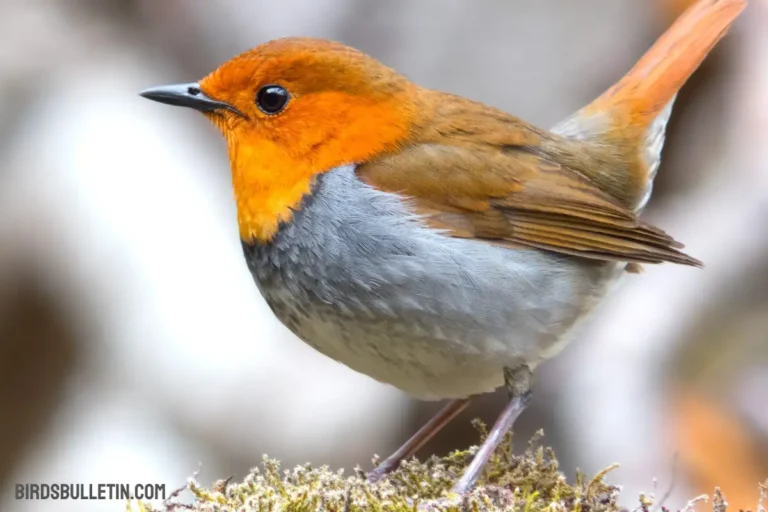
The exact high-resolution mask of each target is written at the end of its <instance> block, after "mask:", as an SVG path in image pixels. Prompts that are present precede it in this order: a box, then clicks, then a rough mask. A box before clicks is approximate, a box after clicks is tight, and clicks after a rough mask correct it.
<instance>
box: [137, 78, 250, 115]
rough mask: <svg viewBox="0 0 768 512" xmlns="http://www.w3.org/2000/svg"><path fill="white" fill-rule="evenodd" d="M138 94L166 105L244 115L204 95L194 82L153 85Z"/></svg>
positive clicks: (227, 104) (230, 106)
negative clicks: (226, 111) (225, 111)
mask: <svg viewBox="0 0 768 512" xmlns="http://www.w3.org/2000/svg"><path fill="white" fill-rule="evenodd" d="M139 95H140V96H143V97H145V98H147V99H150V100H154V101H159V102H160V103H167V104H168V105H175V106H177V107H189V108H193V109H195V110H199V111H200V112H215V111H217V110H229V111H230V112H233V113H235V114H237V115H239V116H241V117H246V116H245V114H243V113H242V112H240V111H239V110H237V109H236V108H235V107H233V106H232V105H230V104H229V103H224V102H223V101H218V100H215V99H213V98H211V97H209V96H206V95H205V94H204V93H203V91H201V90H200V86H199V85H198V84H196V83H191V84H176V85H163V86H160V87H153V88H151V89H147V90H145V91H142V92H140V93H139Z"/></svg>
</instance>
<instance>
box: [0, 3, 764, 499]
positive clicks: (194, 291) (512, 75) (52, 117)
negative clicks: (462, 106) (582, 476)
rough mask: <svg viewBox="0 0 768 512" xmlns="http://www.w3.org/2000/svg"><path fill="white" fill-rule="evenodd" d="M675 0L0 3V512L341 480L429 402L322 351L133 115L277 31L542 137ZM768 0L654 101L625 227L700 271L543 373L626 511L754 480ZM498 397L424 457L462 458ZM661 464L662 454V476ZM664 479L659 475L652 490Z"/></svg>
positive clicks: (172, 144) (556, 429) (169, 120)
mask: <svg viewBox="0 0 768 512" xmlns="http://www.w3.org/2000/svg"><path fill="white" fill-rule="evenodd" d="M688 3H690V2H687V1H685V0H652V1H640V0H581V1H579V2H573V1H572V0H546V1H542V0H539V1H536V2H534V1H523V0H483V1H480V2H468V1H466V0H463V1H462V0H424V1H421V2H410V1H408V0H388V1H381V2H360V1H355V0H312V1H306V0H305V1H302V0H282V1H281V2H274V1H261V0H259V1H245V0H222V1H219V2H207V1H204V0H163V1H158V0H90V1H86V0H82V1H81V0H58V1H57V0H5V1H4V2H3V6H2V14H3V15H2V16H0V33H2V35H3V44H2V45H0V510H5V511H18V512H32V511H38V510H40V511H42V510H45V511H46V512H49V511H54V510H55V511H59V510H61V511H69V510H71V511H75V510H77V511H81V510H87V511H90V510H94V511H96V510H117V509H118V508H120V509H122V507H124V504H123V503H121V502H109V501H106V502H84V501H77V502H55V503H54V502H50V501H49V502H43V501H17V500H15V499H14V496H13V489H14V484H16V483H25V482H26V483H55V482H71V483H80V482H82V483H108V482H115V483H144V482H147V483H165V484H167V488H168V490H170V489H173V488H175V487H178V486H180V485H183V483H184V482H185V479H186V478H187V477H188V476H189V475H191V474H192V472H193V471H195V470H196V469H197V468H198V464H199V463H202V472H201V474H200V480H201V481H202V482H204V483H206V484H210V483H211V482H213V481H214V480H217V479H219V478H222V477H226V476H229V475H235V477H236V478H238V479H239V478H242V477H243V476H244V475H245V474H246V472H247V471H248V468H249V467H251V466H253V465H256V464H257V463H258V462H259V461H260V460H261V455H262V453H265V452H266V453H268V454H270V455H271V456H273V457H276V458H278V459H281V460H282V461H283V463H284V465H285V466H291V465H294V464H296V463H300V462H305V461H310V462H312V463H314V464H329V465H331V466H333V467H344V468H347V470H348V471H349V470H351V469H352V468H353V467H355V466H356V465H360V466H362V467H363V468H365V469H368V468H370V467H371V464H370V459H371V457H372V455H373V454H374V453H377V454H380V455H382V456H386V455H388V454H389V452H391V451H392V450H393V449H394V448H396V446H397V445H399V443H401V442H402V441H404V440H405V439H406V438H407V437H408V436H409V435H410V434H411V433H413V432H414V431H415V430H416V429H417V428H418V427H419V426H420V425H421V424H422V423H424V422H425V421H426V420H427V419H428V418H429V416H430V415H431V414H433V413H434V412H435V411H436V410H437V409H438V408H439V406H440V404H430V403H419V402H415V401H413V400H411V399H409V398H408V397H407V396H404V395H403V394H401V393H400V392H399V391H397V390H395V389H393V388H390V387H387V386H384V385H381V384H378V383H376V382H374V381H372V380H370V379H368V378H367V377H364V376H362V375H358V374H355V373H353V372H352V371H351V370H348V369H346V368H345V367H343V366H341V365H339V364H337V363H335V362H332V361H330V360H327V359H325V358H324V357H323V356H320V355H319V354H317V353H315V352H313V350H312V349H310V348H309V347H307V346H305V345H304V344H303V343H301V342H300V341H298V340H297V339H296V338H294V337H293V336H292V335H291V334H290V333H289V332H288V331H287V330H286V329H285V328H283V327H282V325H280V324H279V323H278V322H277V320H276V319H275V318H273V316H272V315H271V313H270V312H269V310H268V308H267V307H266V305H265V304H264V302H263V300H262V299H261V297H260V295H259V293H258V291H257V289H256V287H255V286H254V285H253V283H252V281H251V277H250V275H249V274H248V271H247V269H246V266H245V264H244V263H243V260H242V256H241V252H240V244H239V241H238V237H237V227H236V222H235V211H234V206H233V203H232V200H231V190H230V177H229V170H228V162H227V157H226V152H225V147H224V144H223V141H222V140H221V137H220V136H219V135H218V133H217V132H216V131H215V130H214V128H213V127H212V126H209V123H207V122H206V121H205V119H203V118H202V116H200V115H199V114H196V113H195V112H192V111H186V110H179V109H172V108H168V107H164V106H161V105H158V104H156V103H152V102H149V101H147V100H144V99H142V98H140V97H139V96H138V95H137V92H138V91H140V90H142V89H144V88H146V87H149V86H152V85H158V84H165V83H174V82H188V81H193V80H197V79H198V78H200V77H202V76H204V75H206V74H207V73H208V72H209V71H210V70H212V69H214V68H215V67H216V66H217V65H218V64H219V63H221V62H223V61H225V60H227V59H228V58H230V57H231V56H233V55H234V54H236V53H239V52H240V51H242V50H244V49H247V48H249V47H252V46H255V45H256V44H258V43H260V42H263V41H265V40H268V39H271V38H275V37H279V36H288V35H309V36H319V37H327V38H333V39H337V40H340V41H343V42H345V43H347V44H351V45H353V46H356V47H358V48H360V49H362V50H364V51H366V52H368V53H370V54H372V55H374V56H376V57H377V58H379V59H380V60H383V61H384V62H385V63H387V64H389V65H391V66H394V67H395V68H397V69H398V70H400V71H401V72H403V73H404V74H406V75H407V76H409V77H410V78H411V79H413V80H414V81H416V82H418V83H420V84H422V85H426V86H430V87H433V88H439V89H442V90H447V91H450V92H453V93H458V94H463V95H467V96H470V97H472V98H474V99H478V100H481V101H484V102H486V103H489V104H492V105H495V106H498V107H501V108H503V109H505V110H507V111H510V112H512V113H514V114H516V115H518V116H520V117H522V118H524V119H527V120H529V121H531V122H534V123H535V124H538V125H540V126H544V127H546V126H551V125H553V124H555V123H556V122H557V121H558V120H560V119H561V118H563V117H565V116H566V115H568V114H569V113H571V112H572V111H574V110H576V109H577V108H578V107H580V106H582V105H583V104H585V103H587V102H588V101H589V100H591V99H592V98H593V97H595V96H596V95H597V94H599V93H600V92H602V90H604V89H605V88H606V87H608V86H609V85H610V84H611V83H612V82H613V81H614V80H616V79H617V78H619V77H620V76H621V75H622V74H623V73H624V72H625V71H626V70H627V69H629V67H630V66H631V65H632V64H633V63H634V61H635V60H636V59H637V58H638V57H639V56H640V55H641V54H642V53H643V52H644V51H645V50H646V49H647V47H648V46H649V45H650V44H651V43H652V42H653V40H654V39H655V38H656V37H657V36H658V35H659V34H660V33H661V32H663V30H664V29H665V28H666V27H667V26H668V25H669V24H670V23H671V22H672V20H673V19H674V18H675V17H676V16H677V15H678V14H679V13H680V12H681V10H682V9H684V7H685V6H686V4H688ZM767 137H768V1H766V0H751V5H750V6H749V8H748V9H747V11H746V12H745V13H744V14H743V15H742V18H741V19H740V20H739V21H738V22H737V25H736V27H735V29H734V30H733V31H732V32H731V35H730V36H729V37H728V38H727V39H726V40H725V41H723V42H722V43H721V44H720V45H719V46H718V47H717V48H716V49H715V51H714V52H713V54H712V56H711V58H710V59H708V60H707V62H706V63H705V65H704V66H703V67H702V68H701V69H700V71H699V72H698V73H697V74H696V75H695V76H694V78H693V79H692V80H691V81H690V82H689V83H688V85H686V87H685V88H684V90H683V91H682V93H681V95H680V97H679V100H678V103H677V105H676V109H675V110H674V113H673V117H672V121H671V125H670V129H669V136H668V138H667V146H666V149H665V154H664V159H663V163H662V168H661V171H660V173H659V176H658V178H657V181H656V183H657V186H656V188H655V193H654V197H653V199H652V200H651V202H650V206H649V208H648V210H647V213H646V216H647V218H648V219H650V220H652V221H654V222H655V223H657V224H658V225H660V226H662V227H663V228H664V229H665V230H666V231H668V232H669V233H671V234H672V235H674V236H675V237H676V238H677V239H679V240H682V241H684V242H685V243H686V245H687V247H688V248H689V250H690V253H691V254H692V255H694V256H696V257H698V258H700V259H701V260H703V261H704V262H705V263H706V265H707V266H706V268H705V269H704V270H694V269H689V268H683V267H675V266H671V265H668V266H661V267H646V268H645V272H644V273H643V274H641V275H631V276H628V277H627V278H626V279H625V281H624V282H623V284H622V285H621V286H620V287H619V289H618V290H617V291H616V293H614V294H613V295H612V296H611V297H610V299H609V300H607V301H606V302H605V303H604V305H603V306H602V307H601V308H600V310H599V311H598V312H597V313H596V314H595V315H594V317H593V318H592V319H591V320H590V321H589V322H588V323H587V324H586V325H585V326H584V328H583V329H581V331H580V332H579V333H578V335H577V336H576V337H575V339H574V341H573V343H572V344H571V345H570V346H569V347H568V348H567V349H566V350H565V351H564V352H563V353H562V354H561V355H560V356H559V357H558V358H555V359H554V360H552V361H551V362H549V363H547V364H545V365H544V366H543V367H541V369H540V371H539V372H538V374H537V376H536V382H535V388H534V389H535V398H534V403H533V406H532V407H531V409H530V410H529V411H528V412H526V414H525V415H524V417H523V419H522V420H521V421H520V424H519V425H518V427H517V429H516V433H517V437H516V439H517V440H518V446H524V445H525V444H526V442H527V439H528V438H529V437H530V436H531V435H532V433H533V432H534V431H536V430H537V429H539V428H543V429H544V430H545V433H546V438H545V442H546V443H548V444H551V445H552V446H554V447H555V449H556V451H557V453H558V455H559V457H560V459H561V463H562V466H563V469H564V471H565V472H566V474H567V475H568V477H569V478H572V477H573V475H574V472H575V470H576V468H580V469H581V470H583V471H585V472H588V473H594V472H596V471H598V470H600V469H602V468H604V467H605V466H607V465H609V464H611V463H613V462H619V463H621V468H620V469H619V470H617V471H616V472H614V473H613V474H612V475H611V477H610V479H611V481H612V482H614V483H619V484H621V485H623V486H624V494H623V496H624V498H623V499H624V500H625V502H626V504H627V506H630V507H631V508H634V507H635V503H636V496H637V495H638V493H640V492H646V493H655V494H656V495H657V496H660V495H662V494H664V493H665V491H666V489H667V488H668V487H669V486H670V483H671V482H672V481H674V490H673V492H672V495H671V497H670V498H669V500H668V501H667V503H666V505H667V506H668V507H670V508H672V509H675V508H679V507H682V506H683V504H684V503H685V501H686V500H687V499H688V498H691V497H693V496H694V495H696V494H699V493H702V492H711V491H712V489H713V487H714V486H715V485H719V486H722V487H723V490H724V491H725V493H726V495H727V497H728V500H729V502H730V504H731V506H732V507H734V508H733V510H738V509H739V508H743V509H747V508H752V509H754V507H755V504H756V501H757V489H758V488H757V483H758V481H762V480H764V479H765V478H766V477H768V228H766V222H767V221H768V164H767V163H766V162H768V144H767V142H768V139H767ZM504 400H505V396H504V393H501V392H499V393H498V394H497V395H489V396H485V397H482V398H481V399H479V400H477V401H476V402H475V404H474V405H473V406H472V407H471V408H470V410H469V411H467V412H465V413H463V414H462V415H461V416H460V417H459V419H458V420H457V421H456V422H454V424H452V425H451V426H450V427H448V428H446V430H445V431H444V432H443V433H442V434H441V435H440V436H439V437H438V438H437V439H436V440H435V441H434V442H432V443H430V444H429V445H428V446H427V447H426V448H425V449H424V450H423V452H422V453H421V454H420V455H421V456H428V455H429V454H431V453H441V454H442V453H446V452H447V451H449V450H451V449H455V448H460V447H465V446H467V445H469V444H474V443H476V442H477V433H476V432H475V431H474V429H473V428H472V427H471V426H470V420H471V419H472V418H473V417H481V418H483V419H484V420H485V421H487V422H492V421H493V420H494V418H495V415H496V414H497V413H498V412H499V410H500V407H501V406H502V404H503V402H504ZM675 461H676V462H675ZM673 474H674V475H675V476H673Z"/></svg>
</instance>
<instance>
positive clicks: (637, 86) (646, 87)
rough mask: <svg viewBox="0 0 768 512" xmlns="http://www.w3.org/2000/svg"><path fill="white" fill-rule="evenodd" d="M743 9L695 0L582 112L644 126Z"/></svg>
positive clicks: (736, 2) (730, 2) (729, 1)
mask: <svg viewBox="0 0 768 512" xmlns="http://www.w3.org/2000/svg"><path fill="white" fill-rule="evenodd" d="M746 5H747V0H700V1H699V2H696V3H695V4H694V5H692V6H691V7H690V8H689V9H688V10H686V11H685V12H684V13H683V14H682V15H681V16H680V17H679V18H678V19H677V20H676V21H675V23H673V24H672V26H671V27H670V28H669V29H668V30H667V31H666V32H665V33H664V34H663V35H662V36H661V37H660V38H659V39H658V40H657V41H656V43H655V44H654V45H653V46H652V47H651V49H650V50H648V51H647V52H646V53H645V55H643V57H642V58H641V59H640V60H639V61H638V62H637V64H635V66H634V67H633V68H632V69H631V70H630V71H629V73H627V74H626V75H625V76H624V78H622V79H621V80H619V82H618V83H616V84H615V85H614V86H613V87H611V88H610V89H608V90H607V91H605V92H604V93H603V94H602V95H601V96H600V97H599V98H597V99H596V100H595V101H593V102H592V103H590V104H589V105H588V106H587V107H585V109H584V113H585V114H589V113H590V112H595V111H606V110H612V111H614V112H616V113H617V114H624V115H629V116H631V122H632V123H633V124H638V125H645V126H648V125H649V124H650V123H651V122H652V121H653V120H654V119H655V118H656V116H658V115H659V113H661V112H662V111H663V110H664V108H665V107H666V106H667V105H668V104H669V103H670V102H671V101H672V100H673V98H674V96H675V95H676V94H677V91H679V90H680V88H681V87H682V86H683V84H684V83H685V81H686V80H688V77H690V76H691V74H693V72H694V71H696V69H697V68H698V67H699V65H700V64H701V62H702V61H703V60H704V59H705V58H706V56H707V55H708V54H709V52H710V51H711V50H712V48H713V47H714V46H715V45H716V44H717V42H718V41H720V39H722V37H723V36H724V35H725V34H726V32H727V31H728V28H729V27H730V26H731V24H732V23H733V22H734V20H735V19H736V18H737V17H738V15H739V14H740V13H741V11H743V10H744V8H745V7H746Z"/></svg>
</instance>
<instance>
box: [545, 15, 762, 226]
mask: <svg viewBox="0 0 768 512" xmlns="http://www.w3.org/2000/svg"><path fill="white" fill-rule="evenodd" d="M746 5H747V0H698V1H697V2H696V3H695V4H693V5H692V6H691V7H690V8H689V9H688V10H687V11H685V12H684V13H683V14H682V15H681V16H680V17H679V18H678V19H677V20H676V21H675V22H674V23H673V24H672V26H671V27H670V28H669V29H668V30H667V31H666V32H665V33H664V34H663V35H662V36H661V37H660V38H659V39H658V41H656V43H655V44H654V45H653V46H652V47H651V49H650V50H648V51H647V52H646V54H645V55H643V57H642V58H641V59H640V61H639V62H638V63H637V64H635V67H633V68H632V69H631V70H630V72H629V73H627V74H626V75H625V76H624V78H622V79H621V80H619V82H618V83H617V84H616V85H614V86H613V87H611V88H610V89H608V90H607V91H605V92H604V93H603V94H602V95H601V96H600V97H599V98H597V99H596V100H595V101H593V102H592V103H590V104H589V105H587V106H586V107H584V108H582V109H581V110H579V111H578V112H576V113H575V114H574V115H572V116H570V117H569V118H567V119H566V120H565V121H563V122H561V123H560V124H558V125H557V126H555V128H553V131H554V132H555V133H557V134H559V135H563V136H565V137H571V138H576V139H579V140H589V141H594V142H597V143H598V144H597V146H596V147H597V148H598V150H599V151H600V154H599V155H598V156H599V158H596V160H595V161H594V162H593V165H591V166H588V168H585V169H583V172H585V173H586V174H588V175H590V176H591V177H593V178H594V179H596V180H598V182H600V183H603V184H604V185H605V189H606V190H607V191H608V192H609V193H611V194H612V195H613V196H614V197H616V198H617V199H619V200H620V201H621V202H622V203H623V204H625V205H627V206H629V207H631V208H632V209H634V210H635V211H637V212H639V211H640V210H642V208H643V207H644V206H645V204H646V202H647V201H648V198H649V197H650V195H651V191H652V189H653V179H654V177H655V176H656V171H657V170H658V168H659V165H660V163H661V149H662V146H663V145H664V133H665V129H666V125H667V121H668V120H669V116H670V113H671V112H672V103H673V101H674V99H675V96H676V95H677V91H679V90H680V87H682V86H683V84H684V83H685V81H686V80H687V79H688V77H690V76H691V74H693V72H694V71H696V68H698V67H699V64H701V62H702V61H703V60H704V58H706V56H707V54H708V53H709V52H710V50H711V49H712V48H713V47H714V46H715V44H717V42H718V41H719V40H720V39H721V38H722V37H723V36H724V35H725V33H726V31H727V30H728V27H730V26H731V24H732V23H733V21H734V20H735V19H736V18H737V17H738V15H739V13H741V11H743V10H744V8H745V7H746ZM604 147H610V148H611V151H610V152H609V153H605V152H604V151H603V150H602V148H604ZM601 162H602V164H601Z"/></svg>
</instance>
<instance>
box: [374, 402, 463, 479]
mask: <svg viewBox="0 0 768 512" xmlns="http://www.w3.org/2000/svg"><path fill="white" fill-rule="evenodd" d="M468 405H469V398H462V399H461V400H451V401H450V402H448V404H447V405H446V406H445V407H443V408H442V409H441V410H440V412H438V413H437V414H436V415H435V416H434V417H433V418H432V419H431V420H429V421H428V422H427V424H426V425H424V426H423V427H421V428H420V429H419V431H418V432H416V433H415V434H414V435H413V437H411V438H410V439H409V440H408V441H406V442H405V444H404V445H403V446H401V447H400V448H399V449H398V450H397V451H396V452H395V453H393V454H392V455H390V456H389V457H387V458H386V459H385V460H384V461H383V462H382V463H381V464H379V465H378V466H377V467H376V469H374V470H373V471H371V472H369V473H368V481H369V482H371V483H373V482H378V481H379V480H381V479H382V478H383V477H384V475H386V474H387V473H389V472H391V471H393V470H394V469H395V468H397V466H398V465H399V464H400V461H401V460H403V459H407V458H409V457H411V456H412V455H413V454H414V453H416V452H417V451H418V450H419V448H421V447H422V446H424V445H425V444H426V443H427V441H429V440H430V439H432V437H433V436H434V435H435V434H437V433H438V432H440V430H442V428H443V427H444V426H446V425H447V424H448V423H449V422H450V421H451V420H452V419H453V418H455V417H456V416H458V414H459V413H460V412H461V411H463V410H464V409H466V407H467V406H468Z"/></svg>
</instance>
